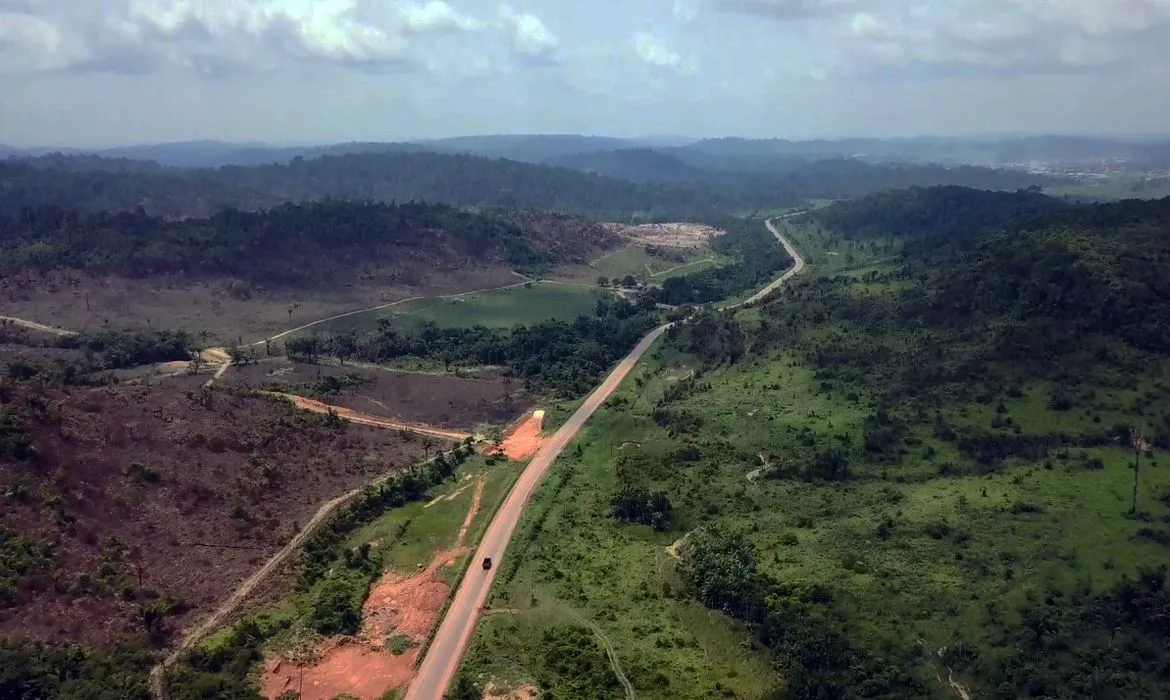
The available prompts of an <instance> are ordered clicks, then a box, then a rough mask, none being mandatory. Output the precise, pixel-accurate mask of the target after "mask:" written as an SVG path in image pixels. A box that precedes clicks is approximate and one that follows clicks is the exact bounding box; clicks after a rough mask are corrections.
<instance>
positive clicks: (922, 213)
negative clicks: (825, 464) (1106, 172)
mask: <svg viewBox="0 0 1170 700" xmlns="http://www.w3.org/2000/svg"><path fill="white" fill-rule="evenodd" d="M815 221H816V225H818V226H821V227H823V228H822V230H823V231H824V232H826V234H828V235H833V236H837V235H844V236H845V237H846V238H851V239H853V240H854V241H855V244H862V245H867V240H868V241H870V242H871V243H868V245H873V244H876V241H877V240H879V239H885V240H889V239H891V238H896V239H901V241H902V243H901V248H900V250H901V252H900V253H899V255H898V267H897V271H896V272H889V273H881V274H876V273H875V274H874V275H873V279H872V280H871V282H872V283H874V284H886V285H891V286H892V287H894V288H896V289H898V290H899V291H898V292H896V293H894V294H892V295H890V296H887V297H885V298H884V300H883V301H882V303H880V304H879V303H875V302H874V301H872V300H866V301H858V300H856V299H850V298H848V297H847V296H837V293H836V291H835V290H837V289H838V288H842V289H843V287H841V284H839V283H831V282H829V281H825V282H822V283H821V285H822V287H823V288H822V289H820V290H819V292H818V297H817V299H818V300H817V301H816V302H815V304H814V305H813V306H812V307H808V308H805V309H803V310H802V311H801V312H800V313H810V314H814V315H815V314H817V313H825V311H826V309H828V310H829V313H830V315H832V316H837V315H840V316H841V317H842V318H850V319H852V320H854V321H858V322H862V323H866V324H872V327H873V328H874V329H878V328H881V329H885V330H889V329H891V328H901V329H903V330H905V331H907V332H911V331H912V329H921V331H922V332H925V333H928V334H930V335H931V339H930V340H929V341H926V340H923V338H921V337H918V338H917V340H916V341H915V345H916V346H917V347H918V349H917V350H913V351H912V352H911V354H918V355H922V356H921V357H915V358H907V357H903V356H902V354H903V353H896V354H894V355H887V356H886V357H887V359H891V358H893V359H894V360H895V363H894V364H897V365H900V366H901V367H902V368H903V369H904V370H905V371H904V372H902V371H899V374H900V375H901V376H902V377H903V379H905V380H906V383H904V384H902V385H901V388H902V389H904V390H909V391H914V390H917V389H921V388H925V387H926V385H928V384H934V385H941V384H947V383H953V382H958V383H965V382H975V383H984V382H989V381H992V378H993V377H995V376H997V374H1003V373H1005V372H1006V373H1010V374H1013V375H1015V376H1017V377H1023V376H1028V375H1031V376H1033V377H1035V376H1050V377H1060V376H1064V377H1065V378H1066V379H1069V380H1070V381H1072V379H1071V378H1072V377H1075V376H1078V374H1079V373H1080V372H1081V371H1082V370H1083V369H1085V368H1084V367H1082V366H1081V365H1080V364H1078V363H1079V362H1080V360H1077V361H1073V360H1071V359H1069V358H1070V357H1071V356H1072V355H1073V354H1078V353H1079V354H1082V355H1084V354H1089V355H1090V356H1091V354H1092V353H1097V355H1096V360H1094V361H1093V362H1094V363H1095V364H1097V365H1099V366H1102V367H1103V366H1107V365H1108V360H1109V359H1110V358H1112V357H1115V356H1116V352H1117V349H1118V348H1120V347H1125V348H1128V350H1126V352H1134V351H1136V352H1144V353H1154V354H1156V355H1159V356H1163V357H1165V356H1170V198H1167V199H1162V200H1156V201H1146V200H1126V201H1122V202H1116V203H1111V204H1100V205H1075V206H1074V205H1068V204H1065V203H1063V202H1061V201H1059V200H1054V199H1051V198H1047V197H1044V196H1042V195H1038V194H1035V193H1030V192H1016V193H987V192H977V191H973V190H964V189H949V188H938V189H931V190H908V191H903V192H895V193H888V194H882V195H878V196H874V197H870V198H866V199H862V200H859V201H856V202H850V203H841V204H837V205H833V206H831V207H827V208H825V209H824V210H822V211H820V212H818V213H817V214H816V216H815ZM818 309H819V311H818ZM913 332H919V331H913ZM1119 343H1120V345H1119ZM942 347H946V348H948V356H947V357H945V358H943V357H936V356H934V354H935V353H937V352H938V348H942ZM871 350H872V348H871ZM838 354H839V355H840V356H841V357H846V356H847V353H844V354H842V353H838ZM877 354H880V353H876V354H875V355H874V356H876V355H877ZM928 356H929V357H928ZM854 359H856V358H854ZM993 365H994V366H995V367H998V369H996V370H994V371H992V370H989V367H991V366H993ZM890 369H891V370H894V369H895V368H894V366H893V365H891V367H890ZM927 369H929V371H926V370H927ZM892 384H893V383H892Z"/></svg>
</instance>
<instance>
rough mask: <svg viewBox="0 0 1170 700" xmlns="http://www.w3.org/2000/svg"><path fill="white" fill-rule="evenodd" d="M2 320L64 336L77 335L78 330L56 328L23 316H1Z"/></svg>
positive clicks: (0, 319)
mask: <svg viewBox="0 0 1170 700" xmlns="http://www.w3.org/2000/svg"><path fill="white" fill-rule="evenodd" d="M0 321H5V322H7V323H11V324H13V325H16V326H22V327H24V328H29V329H32V330H34V331H40V332H42V333H51V334H53V335H59V336H62V337H67V336H71V335H77V331H67V330H64V329H61V328H54V327H52V326H46V325H45V324H43V323H37V322H36V321H28V320H26V319H23V318H16V317H15V316H0Z"/></svg>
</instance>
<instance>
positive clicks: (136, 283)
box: [0, 269, 516, 344]
mask: <svg viewBox="0 0 1170 700" xmlns="http://www.w3.org/2000/svg"><path fill="white" fill-rule="evenodd" d="M515 280H516V278H515V277H514V276H513V275H512V274H511V273H509V272H508V270H506V269H494V270H463V271H460V272H458V273H455V274H452V275H451V276H449V277H437V278H435V279H433V280H429V281H427V282H426V283H425V285H423V286H421V287H419V286H412V287H407V286H401V285H400V286H369V285H365V286H363V285H361V284H357V285H348V286H345V287H341V288H338V289H333V290H319V291H298V292H281V291H266V290H255V289H253V288H251V287H248V286H245V285H241V284H240V283H238V282H233V281H231V280H218V281H191V280H187V279H182V278H177V277H176V278H170V279H168V278H152V279H144V280H137V279H126V278H122V277H112V276H111V277H92V276H88V275H83V274H81V273H76V272H54V273H48V274H46V275H44V276H30V275H24V276H13V277H11V278H6V279H5V280H4V281H3V282H0V311H3V313H5V314H8V315H11V316H17V317H22V318H32V319H52V320H53V323H54V324H55V325H59V326H60V327H62V328H69V329H74V330H101V329H105V328H115V329H124V328H128V329H136V330H138V329H149V328H185V329H187V330H188V331H190V332H192V333H198V332H200V331H203V330H206V331H207V332H208V333H209V334H210V335H209V341H210V342H215V343H219V344H236V343H238V342H240V341H241V340H242V341H243V342H245V343H251V342H253V341H255V340H257V339H262V338H264V337H267V336H271V335H274V334H276V333H278V332H280V331H283V330H285V329H287V328H291V327H294V326H298V325H301V324H304V323H309V322H312V321H314V320H316V319H319V318H324V317H326V316H330V315H333V314H338V313H344V312H346V311H348V310H351V309H355V308H364V307H370V306H376V305H378V304H381V303H386V302H390V301H394V300H396V299H407V298H410V297H414V296H419V295H420V293H421V294H423V295H435V294H454V293H459V292H465V291H468V290H475V289H484V288H493V287H498V286H502V285H505V284H510V283H513V282H515ZM290 311H291V313H290Z"/></svg>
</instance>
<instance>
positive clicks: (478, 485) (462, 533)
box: [455, 476, 487, 549]
mask: <svg viewBox="0 0 1170 700" xmlns="http://www.w3.org/2000/svg"><path fill="white" fill-rule="evenodd" d="M486 485H487V477H486V476H481V477H479V480H478V481H476V482H475V493H473V494H472V495H471V507H470V508H468V509H467V515H466V516H465V517H464V518H463V524H462V525H460V526H459V536H458V537H456V538H455V548H456V549H461V548H462V547H463V542H464V540H466V539H467V531H468V530H470V529H471V523H473V522H474V521H475V516H477V515H479V504H480V502H481V501H482V500H483V488H484V486H486Z"/></svg>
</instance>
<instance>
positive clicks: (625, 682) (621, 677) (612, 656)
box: [569, 610, 638, 700]
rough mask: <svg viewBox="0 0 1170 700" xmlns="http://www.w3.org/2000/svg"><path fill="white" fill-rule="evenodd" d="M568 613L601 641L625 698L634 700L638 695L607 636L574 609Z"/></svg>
mask: <svg viewBox="0 0 1170 700" xmlns="http://www.w3.org/2000/svg"><path fill="white" fill-rule="evenodd" d="M569 614H570V615H572V616H573V617H575V618H576V619H577V621H578V622H580V623H581V624H583V625H585V626H586V627H588V628H589V629H590V630H591V631H592V632H593V636H594V637H597V641H599V642H601V646H602V648H603V649H605V655H606V656H608V657H609V667H610V668H611V669H613V674H614V675H615V676H617V679H618V683H621V684H622V688H623V689H624V690H625V692H626V700H636V698H637V697H638V696H637V694H636V693H635V692H634V686H633V684H631V683H630V679H629V678H628V677H626V672H625V671H623V670H622V663H621V661H620V660H619V659H618V655H617V650H616V649H614V648H613V644H612V643H611V642H610V641H609V637H606V636H605V633H604V632H602V631H601V628H600V627H598V626H597V625H596V624H595V623H593V622H591V621H589V620H586V619H585V618H584V617H583V616H582V615H581V614H580V613H578V612H577V611H576V610H569Z"/></svg>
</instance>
